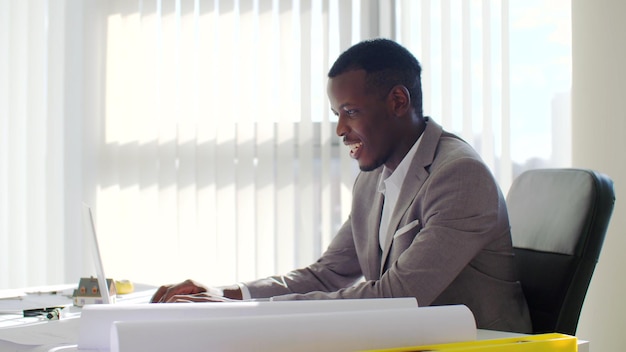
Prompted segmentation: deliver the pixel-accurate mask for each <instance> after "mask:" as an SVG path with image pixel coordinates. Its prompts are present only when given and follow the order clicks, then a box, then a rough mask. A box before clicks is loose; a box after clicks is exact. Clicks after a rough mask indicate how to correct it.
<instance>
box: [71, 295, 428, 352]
mask: <svg viewBox="0 0 626 352" xmlns="http://www.w3.org/2000/svg"><path fill="white" fill-rule="evenodd" d="M415 307H417V301H416V299H415V298H379V299H347V300H314V301H281V302H232V303H231V302H226V303H164V304H127V305H126V304H125V305H115V304H113V305H111V304H109V305H88V306H85V307H84V308H83V311H82V313H81V318H80V320H81V322H80V329H79V334H78V347H79V349H104V350H108V349H109V348H110V344H109V343H110V331H111V326H112V324H113V322H114V321H137V320H142V321H157V320H192V319H209V318H227V317H228V318H230V317H252V316H259V315H281V314H303V313H323V312H340V311H361V310H378V309H394V308H415Z"/></svg>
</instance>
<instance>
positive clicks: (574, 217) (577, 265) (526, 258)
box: [507, 169, 615, 335]
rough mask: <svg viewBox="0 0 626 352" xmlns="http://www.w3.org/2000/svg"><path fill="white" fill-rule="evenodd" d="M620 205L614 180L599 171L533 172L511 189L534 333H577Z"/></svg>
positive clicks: (517, 248)
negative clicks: (605, 242)
mask: <svg viewBox="0 0 626 352" xmlns="http://www.w3.org/2000/svg"><path fill="white" fill-rule="evenodd" d="M614 203H615V193H614V191H613V181H612V180H611V179H610V178H609V177H608V176H606V175H603V174H601V173H598V172H595V171H593V170H586V169H536V170H529V171H526V172H524V173H522V174H521V175H520V176H518V177H517V178H516V179H515V181H514V182H513V184H512V185H511V188H510V190H509V192H508V195H507V206H508V210H509V218H510V222H511V235H512V238H513V251H514V253H515V256H516V265H517V267H518V270H519V273H520V282H521V284H522V288H523V290H524V295H525V296H526V300H527V302H528V306H529V309H530V316H531V319H532V323H533V332H534V333H544V332H560V333H564V334H570V335H574V334H575V333H576V327H577V326H578V318H579V316H580V311H581V309H582V305H583V301H584V299H585V295H586V294H587V289H588V287H589V283H590V281H591V276H592V274H593V271H594V269H595V266H596V263H597V262H598V257H599V255H600V250H601V248H602V243H603V242H604V237H605V234H606V231H607V227H608V224H609V220H610V218H611V214H612V212H613V205H614Z"/></svg>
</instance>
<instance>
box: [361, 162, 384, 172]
mask: <svg viewBox="0 0 626 352" xmlns="http://www.w3.org/2000/svg"><path fill="white" fill-rule="evenodd" d="M381 165H382V163H370V164H365V163H360V162H359V169H360V170H361V171H363V172H369V171H374V170H376V169H378V168H379V167H380V166H381Z"/></svg>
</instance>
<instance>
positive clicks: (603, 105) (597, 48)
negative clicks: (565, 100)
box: [572, 0, 626, 352]
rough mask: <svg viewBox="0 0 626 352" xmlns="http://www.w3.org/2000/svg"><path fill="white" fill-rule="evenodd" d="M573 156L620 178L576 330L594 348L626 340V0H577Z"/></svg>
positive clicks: (620, 345) (616, 347) (579, 163)
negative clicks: (625, 213)
mask: <svg viewBox="0 0 626 352" xmlns="http://www.w3.org/2000/svg"><path fill="white" fill-rule="evenodd" d="M572 36H573V38H572V39H573V49H572V59H573V72H572V75H573V79H572V80H573V83H572V116H573V122H572V146H573V149H572V155H573V157H572V162H573V166H574V167H587V168H593V169H596V170H598V171H601V172H603V173H606V174H608V175H609V176H611V178H613V181H614V182H615V190H616V202H615V209H614V213H613V218H612V220H611V225H610V227H609V230H608V233H607V238H606V240H605V243H604V247H603V249H602V253H601V254H600V262H599V263H598V266H597V267H596V271H595V273H594V277H593V279H592V282H591V286H590V288H589V292H588V295H587V299H586V301H585V304H584V306H583V311H582V315H581V320H580V323H579V326H578V331H577V335H578V337H579V338H583V339H588V340H589V341H590V342H591V350H592V351H593V352H601V351H607V352H609V351H622V350H624V348H625V347H624V343H625V342H626V334H624V327H626V324H625V323H624V320H625V318H626V275H625V273H624V270H625V269H626V251H625V249H626V236H625V234H624V232H625V230H626V217H624V209H626V155H625V154H626V1H623V0H594V1H589V0H572Z"/></svg>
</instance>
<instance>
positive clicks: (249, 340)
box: [111, 305, 476, 352]
mask: <svg viewBox="0 0 626 352" xmlns="http://www.w3.org/2000/svg"><path fill="white" fill-rule="evenodd" d="M475 339H476V326H475V322H474V316H473V315H472V313H471V312H470V310H469V309H468V308H467V307H465V306H461V305H457V306H439V307H424V308H417V307H415V308H403V309H385V310H377V311H373V310H367V311H352V312H335V313H310V314H286V315H266V316H253V317H234V318H213V319H201V320H182V321H181V320H177V321H174V320H161V321H120V322H115V323H114V324H113V328H112V329H111V352H135V351H151V352H171V351H186V352H207V351H219V352H230V351H232V352H241V351H255V352H270V351H271V352H293V351H298V352H309V351H311V352H312V351H324V352H333V351H337V352H346V351H360V350H369V349H382V348H397V347H406V346H417V345H426V344H437V343H450V342H460V341H472V340H475Z"/></svg>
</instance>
